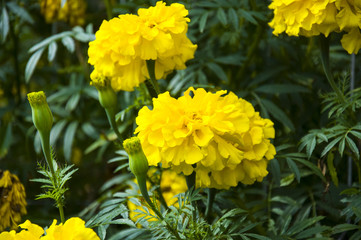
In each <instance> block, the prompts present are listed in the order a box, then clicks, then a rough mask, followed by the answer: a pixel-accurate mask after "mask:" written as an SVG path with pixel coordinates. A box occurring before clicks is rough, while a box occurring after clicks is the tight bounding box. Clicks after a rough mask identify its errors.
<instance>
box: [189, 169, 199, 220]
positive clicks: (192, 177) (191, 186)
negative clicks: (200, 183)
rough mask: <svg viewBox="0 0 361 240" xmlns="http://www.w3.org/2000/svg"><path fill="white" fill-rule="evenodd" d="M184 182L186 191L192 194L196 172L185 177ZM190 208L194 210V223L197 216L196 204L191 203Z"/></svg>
mask: <svg viewBox="0 0 361 240" xmlns="http://www.w3.org/2000/svg"><path fill="white" fill-rule="evenodd" d="M186 182H187V187H188V191H189V192H190V193H191V194H192V193H193V191H194V189H195V186H196V172H195V171H193V172H192V174H191V175H188V176H186ZM191 203H192V206H193V208H194V210H193V219H194V221H195V219H196V217H197V215H196V207H197V205H196V202H194V201H192V202H191Z"/></svg>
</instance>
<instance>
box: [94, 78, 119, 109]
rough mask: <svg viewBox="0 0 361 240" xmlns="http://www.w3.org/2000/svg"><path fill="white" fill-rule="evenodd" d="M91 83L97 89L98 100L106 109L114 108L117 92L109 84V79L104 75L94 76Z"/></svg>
mask: <svg viewBox="0 0 361 240" xmlns="http://www.w3.org/2000/svg"><path fill="white" fill-rule="evenodd" d="M91 85H93V86H95V87H96V88H97V90H98V96H99V102H100V105H102V107H103V108H105V109H107V110H115V109H116V106H117V94H116V93H115V91H114V89H113V88H112V87H111V85H110V80H109V79H108V78H105V77H96V78H94V79H93V80H92V81H91Z"/></svg>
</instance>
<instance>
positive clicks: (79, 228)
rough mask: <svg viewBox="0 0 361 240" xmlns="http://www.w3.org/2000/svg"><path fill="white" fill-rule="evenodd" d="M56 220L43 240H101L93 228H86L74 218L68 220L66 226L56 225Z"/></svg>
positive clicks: (82, 222)
mask: <svg viewBox="0 0 361 240" xmlns="http://www.w3.org/2000/svg"><path fill="white" fill-rule="evenodd" d="M56 222H57V221H56V220H54V221H53V223H52V224H51V226H50V227H49V228H48V229H47V230H46V235H45V236H44V237H42V238H41V239H43V240H64V239H67V240H78V239H84V240H100V238H99V237H98V235H97V234H96V233H95V232H94V230H93V229H91V228H86V227H85V222H84V221H83V220H82V219H80V218H78V217H73V218H70V219H68V220H67V221H66V222H65V223H64V224H62V223H60V224H59V225H56Z"/></svg>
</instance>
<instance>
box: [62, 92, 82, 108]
mask: <svg viewBox="0 0 361 240" xmlns="http://www.w3.org/2000/svg"><path fill="white" fill-rule="evenodd" d="M79 99H80V93H79V92H78V93H76V94H73V95H72V96H71V97H70V99H69V100H68V102H67V103H66V106H65V109H66V110H67V111H69V112H71V111H73V110H74V109H75V108H76V106H77V105H78V102H79Z"/></svg>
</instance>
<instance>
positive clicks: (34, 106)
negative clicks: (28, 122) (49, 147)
mask: <svg viewBox="0 0 361 240" xmlns="http://www.w3.org/2000/svg"><path fill="white" fill-rule="evenodd" d="M28 100H29V103H30V106H31V111H32V116H33V123H34V125H35V127H36V129H38V131H39V132H43V133H45V132H47V133H50V130H51V127H52V126H53V114H52V113H51V111H50V108H49V105H48V103H47V102H46V96H45V93H44V92H43V91H40V92H32V93H28Z"/></svg>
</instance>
